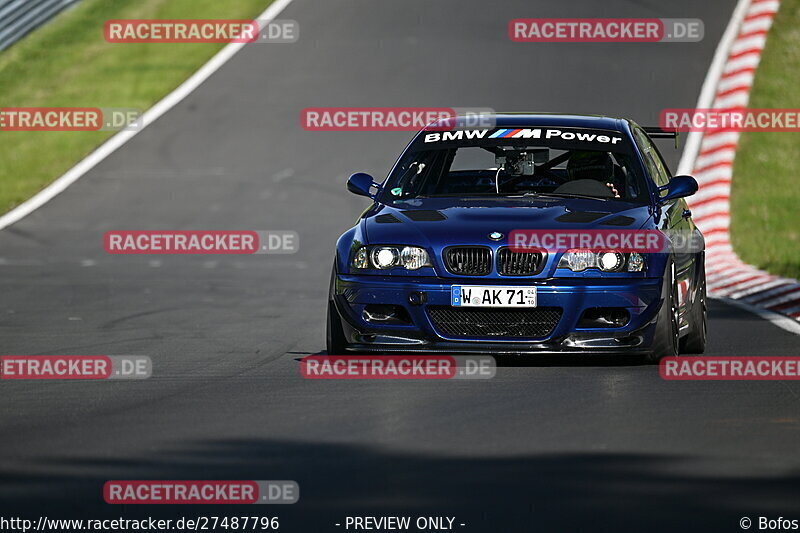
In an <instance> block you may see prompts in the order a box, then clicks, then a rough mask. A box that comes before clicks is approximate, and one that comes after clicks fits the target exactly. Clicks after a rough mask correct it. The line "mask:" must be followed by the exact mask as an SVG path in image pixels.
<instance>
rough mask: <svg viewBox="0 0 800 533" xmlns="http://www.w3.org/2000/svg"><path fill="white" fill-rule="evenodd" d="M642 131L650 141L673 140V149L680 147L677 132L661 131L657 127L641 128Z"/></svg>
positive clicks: (679, 135) (679, 134) (678, 133)
mask: <svg viewBox="0 0 800 533" xmlns="http://www.w3.org/2000/svg"><path fill="white" fill-rule="evenodd" d="M642 129H643V130H644V132H645V133H646V134H647V135H648V136H649V137H650V138H651V139H675V149H676V150H677V149H678V148H679V147H680V143H681V139H680V137H681V133H680V132H679V131H677V130H663V129H661V128H660V127H658V126H651V127H643V128H642Z"/></svg>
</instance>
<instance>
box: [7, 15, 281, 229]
mask: <svg viewBox="0 0 800 533" xmlns="http://www.w3.org/2000/svg"><path fill="white" fill-rule="evenodd" d="M291 2H292V0H275V1H274V2H273V3H272V4H270V6H269V7H268V8H267V9H266V10H265V11H264V12H263V13H261V14H260V15H259V16H258V18H257V20H258V22H259V24H262V23H263V24H265V23H267V22H268V21H270V20H272V19H274V18H275V17H277V16H278V14H280V12H281V11H283V10H284V8H286V6H288V5H289V4H290V3H291ZM259 29H261V28H259ZM245 44H246V43H229V44H227V45H226V46H225V47H224V48H223V49H222V50H220V51H219V52H217V54H216V55H215V56H214V57H212V58H211V59H209V60H208V62H207V63H206V64H204V65H203V66H202V67H200V69H199V70H198V71H197V72H195V73H194V74H193V75H192V76H191V77H190V78H189V79H187V80H186V81H185V82H183V83H182V84H181V85H180V86H179V87H178V88H177V89H175V90H174V91H172V92H171V93H169V94H168V95H167V96H165V97H164V98H163V99H161V100H160V101H159V102H157V103H156V104H155V105H154V106H153V107H151V108H150V109H148V110H147V111H145V112H144V114H143V115H142V117H141V118H140V121H141V124H142V125H141V127H139V128H137V129H134V130H123V131H120V132H119V133H117V134H116V135H114V136H113V137H111V138H110V139H108V140H107V141H106V142H104V143H103V144H101V145H100V146H99V147H98V148H97V149H96V150H95V151H93V152H92V153H91V154H89V155H88V156H86V157H85V158H84V159H83V160H81V161H80V162H79V163H78V164H77V165H75V166H74V167H72V168H71V169H69V170H68V171H67V172H66V173H65V174H64V175H63V176H61V177H60V178H58V179H56V180H55V181H54V182H53V183H51V184H50V185H48V186H47V187H45V188H44V189H42V190H41V191H39V192H38V193H37V194H36V195H34V196H33V197H32V198H31V199H30V200H27V201H26V202H23V203H21V204H20V205H18V206H17V207H15V208H14V209H12V210H11V211H9V212H8V213H6V214H5V215H3V216H0V230H2V229H3V228H6V227H8V226H10V225H11V224H14V223H15V222H18V221H19V220H21V219H22V218H23V217H25V216H27V215H29V214H30V213H32V212H33V211H35V210H36V209H38V208H40V207H41V206H43V205H44V204H46V203H47V202H49V201H50V200H52V199H53V198H54V197H55V196H56V195H58V194H59V193H61V192H63V191H64V190H65V189H66V188H67V187H69V186H70V185H72V184H73V183H75V182H76V181H77V180H78V179H79V178H80V177H81V176H83V175H84V174H86V173H87V172H88V171H89V170H91V169H92V168H94V167H95V166H96V165H97V164H98V163H100V162H101V161H102V160H104V159H105V158H106V157H108V156H109V155H111V154H112V153H114V151H115V150H116V149H117V148H119V147H120V146H122V145H123V144H125V143H126V142H128V141H129V140H131V139H132V138H133V137H134V136H135V135H136V134H137V133H139V132H140V131H142V130H143V129H145V128H146V127H147V126H148V125H150V124H152V123H153V122H155V121H156V120H157V119H158V118H159V117H160V116H161V115H163V114H164V113H166V112H167V111H169V110H170V109H172V108H173V107H175V105H176V104H178V103H179V102H180V101H181V100H183V99H184V98H186V97H187V96H189V95H190V94H191V93H192V92H193V91H194V90H195V89H197V88H198V87H199V86H200V84H202V83H203V82H204V81H206V80H207V79H208V78H209V77H210V76H211V75H212V74H214V72H216V71H217V70H219V68H220V67H222V65H224V64H225V63H227V62H228V60H229V59H230V58H231V57H233V56H234V54H236V52H238V51H239V50H241V49H242V48H243V47H244V46H245Z"/></svg>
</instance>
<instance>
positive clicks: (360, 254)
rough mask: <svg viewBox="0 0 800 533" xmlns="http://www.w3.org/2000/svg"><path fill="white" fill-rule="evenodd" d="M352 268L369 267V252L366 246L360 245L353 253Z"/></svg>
mask: <svg viewBox="0 0 800 533" xmlns="http://www.w3.org/2000/svg"><path fill="white" fill-rule="evenodd" d="M353 268H369V253H368V252H367V247H366V246H362V247H361V248H359V249H358V250H356V253H355V254H353Z"/></svg>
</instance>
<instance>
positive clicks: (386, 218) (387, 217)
mask: <svg viewBox="0 0 800 533" xmlns="http://www.w3.org/2000/svg"><path fill="white" fill-rule="evenodd" d="M375 222H377V223H378V224H399V223H400V219H399V218H397V217H396V216H394V215H393V214H391V213H385V214H383V215H378V216H376V217H375Z"/></svg>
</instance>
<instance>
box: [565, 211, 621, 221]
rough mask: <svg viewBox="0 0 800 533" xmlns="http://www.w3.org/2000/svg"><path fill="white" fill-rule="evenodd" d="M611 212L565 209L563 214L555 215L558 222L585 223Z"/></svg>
mask: <svg viewBox="0 0 800 533" xmlns="http://www.w3.org/2000/svg"><path fill="white" fill-rule="evenodd" d="M610 214H611V213H595V212H593V211H567V212H566V213H564V214H563V215H560V216H558V217H556V220H557V221H558V222H574V223H575V224H586V223H587V222H594V221H595V220H597V219H599V218H603V217H604V216H608V215H610Z"/></svg>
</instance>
